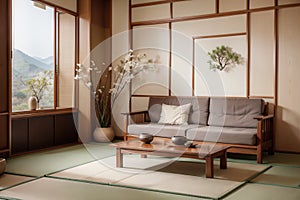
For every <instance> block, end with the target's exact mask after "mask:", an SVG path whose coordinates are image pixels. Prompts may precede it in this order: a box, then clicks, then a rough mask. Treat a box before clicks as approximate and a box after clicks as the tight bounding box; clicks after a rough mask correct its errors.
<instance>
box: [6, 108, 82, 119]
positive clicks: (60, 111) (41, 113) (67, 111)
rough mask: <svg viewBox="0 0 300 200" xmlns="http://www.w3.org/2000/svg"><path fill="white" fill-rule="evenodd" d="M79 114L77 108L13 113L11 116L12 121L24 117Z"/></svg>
mask: <svg viewBox="0 0 300 200" xmlns="http://www.w3.org/2000/svg"><path fill="white" fill-rule="evenodd" d="M73 112H74V113H77V109H75V108H56V109H41V110H33V111H22V112H13V113H12V114H11V118H12V119H18V118H24V117H40V116H47V115H59V114H70V113H73Z"/></svg>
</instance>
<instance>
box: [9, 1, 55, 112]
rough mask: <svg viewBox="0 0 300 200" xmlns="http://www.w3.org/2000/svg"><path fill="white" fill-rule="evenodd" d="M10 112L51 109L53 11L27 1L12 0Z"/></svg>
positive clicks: (52, 104)
mask: <svg viewBox="0 0 300 200" xmlns="http://www.w3.org/2000/svg"><path fill="white" fill-rule="evenodd" d="M12 24H13V34H12V35H13V62H12V63H13V64H12V73H13V80H12V81H13V82H12V109H13V111H23V110H28V105H27V102H28V99H29V97H30V96H36V97H37V99H38V100H39V107H40V108H53V107H54V90H53V85H54V84H53V72H54V9H53V8H50V7H47V6H45V5H43V4H37V3H34V2H33V1H31V0H13V14H12Z"/></svg>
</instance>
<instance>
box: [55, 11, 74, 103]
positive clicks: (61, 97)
mask: <svg viewBox="0 0 300 200" xmlns="http://www.w3.org/2000/svg"><path fill="white" fill-rule="evenodd" d="M59 19H60V23H59V47H58V48H59V51H58V53H59V67H58V69H59V80H58V82H59V88H58V107H61V108H70V107H74V104H73V103H74V102H73V98H74V68H75V65H76V64H75V43H76V42H75V41H76V40H75V17H74V16H72V15H70V14H66V13H64V14H60V15H59Z"/></svg>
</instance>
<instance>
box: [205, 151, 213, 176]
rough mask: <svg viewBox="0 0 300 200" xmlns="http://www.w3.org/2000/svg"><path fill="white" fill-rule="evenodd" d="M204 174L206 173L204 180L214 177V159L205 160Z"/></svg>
mask: <svg viewBox="0 0 300 200" xmlns="http://www.w3.org/2000/svg"><path fill="white" fill-rule="evenodd" d="M205 161H206V162H205V168H206V170H205V173H206V178H213V177H214V159H213V158H212V157H211V156H209V157H207V158H205Z"/></svg>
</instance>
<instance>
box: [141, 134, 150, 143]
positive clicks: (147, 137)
mask: <svg viewBox="0 0 300 200" xmlns="http://www.w3.org/2000/svg"><path fill="white" fill-rule="evenodd" d="M139 139H140V140H141V141H142V142H144V143H146V144H150V143H151V142H152V140H153V136H152V135H150V134H148V133H141V134H140V135H139Z"/></svg>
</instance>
